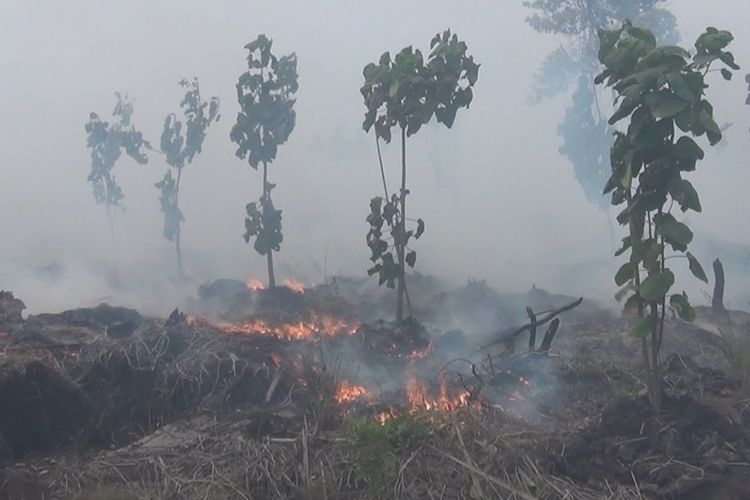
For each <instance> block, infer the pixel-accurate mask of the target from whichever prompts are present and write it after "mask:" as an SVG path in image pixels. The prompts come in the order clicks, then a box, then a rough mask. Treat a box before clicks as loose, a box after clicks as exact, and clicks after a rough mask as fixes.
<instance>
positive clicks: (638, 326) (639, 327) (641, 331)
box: [628, 316, 656, 339]
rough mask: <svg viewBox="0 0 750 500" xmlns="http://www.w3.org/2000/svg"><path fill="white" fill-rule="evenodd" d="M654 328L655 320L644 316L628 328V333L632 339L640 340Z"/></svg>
mask: <svg viewBox="0 0 750 500" xmlns="http://www.w3.org/2000/svg"><path fill="white" fill-rule="evenodd" d="M655 326H656V319H654V317H653V316H646V317H645V318H640V319H639V320H638V321H636V322H635V323H634V324H633V326H631V327H630V331H629V332H628V333H629V334H630V335H631V336H632V337H635V338H637V339H642V338H643V337H645V336H647V335H648V334H649V333H651V332H652V331H653V330H654V327H655Z"/></svg>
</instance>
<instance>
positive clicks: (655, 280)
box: [638, 269, 674, 302]
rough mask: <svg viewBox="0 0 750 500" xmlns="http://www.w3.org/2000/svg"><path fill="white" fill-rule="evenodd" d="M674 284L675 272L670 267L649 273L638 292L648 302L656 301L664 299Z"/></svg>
mask: <svg viewBox="0 0 750 500" xmlns="http://www.w3.org/2000/svg"><path fill="white" fill-rule="evenodd" d="M673 284H674V273H672V271H670V270H669V269H664V270H663V271H659V272H655V273H652V274H650V275H648V276H647V277H646V279H645V280H643V282H642V283H641V286H640V288H639V290H638V292H639V293H640V295H641V298H643V300H645V301H646V302H654V301H658V300H661V299H663V298H664V297H665V296H666V295H667V292H669V289H670V288H672V285H673Z"/></svg>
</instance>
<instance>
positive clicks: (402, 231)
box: [396, 127, 406, 323]
mask: <svg viewBox="0 0 750 500" xmlns="http://www.w3.org/2000/svg"><path fill="white" fill-rule="evenodd" d="M397 232H398V236H399V241H398V242H397V243H396V253H397V254H398V290H397V295H398V302H397V304H396V322H397V323H401V322H402V321H403V320H404V292H405V290H406V266H405V260H406V259H405V255H404V253H405V248H404V246H405V245H404V239H405V237H406V128H404V127H401V221H400V224H399V227H398V231H397Z"/></svg>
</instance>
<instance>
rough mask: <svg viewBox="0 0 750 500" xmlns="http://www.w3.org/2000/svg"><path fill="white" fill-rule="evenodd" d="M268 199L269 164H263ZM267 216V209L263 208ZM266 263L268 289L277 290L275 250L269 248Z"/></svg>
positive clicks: (265, 195)
mask: <svg viewBox="0 0 750 500" xmlns="http://www.w3.org/2000/svg"><path fill="white" fill-rule="evenodd" d="M266 197H268V164H267V163H266V162H263V198H266ZM263 213H264V214H265V207H263ZM266 263H267V264H268V288H276V277H275V276H274V273H273V249H272V248H269V249H268V253H267V254H266Z"/></svg>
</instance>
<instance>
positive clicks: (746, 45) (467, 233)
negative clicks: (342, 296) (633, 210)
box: [0, 0, 750, 315]
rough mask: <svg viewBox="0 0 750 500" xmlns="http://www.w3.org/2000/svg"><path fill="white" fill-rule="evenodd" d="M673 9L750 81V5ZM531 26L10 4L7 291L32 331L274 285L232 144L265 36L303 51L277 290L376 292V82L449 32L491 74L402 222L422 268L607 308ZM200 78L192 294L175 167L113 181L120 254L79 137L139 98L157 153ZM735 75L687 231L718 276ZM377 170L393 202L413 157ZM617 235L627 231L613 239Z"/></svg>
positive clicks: (361, 12) (189, 204) (719, 91)
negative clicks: (728, 41) (708, 32)
mask: <svg viewBox="0 0 750 500" xmlns="http://www.w3.org/2000/svg"><path fill="white" fill-rule="evenodd" d="M667 8H669V9H670V10H671V11H672V12H673V13H674V14H675V16H676V17H677V23H678V27H679V31H680V33H681V35H682V41H681V42H680V43H681V44H682V45H689V44H690V41H691V40H694V39H695V37H696V35H697V34H698V33H700V32H701V31H702V30H703V28H705V26H706V25H715V26H717V27H721V28H724V29H729V30H731V31H733V32H734V33H735V37H736V40H735V42H734V43H733V50H734V52H735V54H736V55H737V59H738V61H739V62H740V64H741V65H743V69H745V70H746V69H747V68H746V67H747V63H745V64H743V61H744V60H746V59H747V58H746V54H748V53H750V39H748V38H746V37H744V36H743V33H744V31H745V26H744V23H743V22H744V20H745V19H747V14H748V7H747V5H746V2H744V1H742V0H731V1H730V0H726V1H724V2H722V8H721V9H717V8H716V6H715V5H702V4H696V3H695V2H689V1H687V0H680V1H677V0H675V1H672V2H669V3H668V5H667ZM527 15H528V11H527V9H525V8H524V6H523V5H522V3H521V2H513V3H509V2H493V3H489V2H482V3H480V4H476V5H472V6H468V7H467V6H464V7H461V8H460V9H459V8H457V6H456V5H455V4H451V3H448V2H440V3H434V2H430V3H427V2H416V3H410V4H408V5H404V4H403V2H395V1H387V2H384V3H383V2H381V3H380V4H378V6H377V8H375V7H368V8H367V9H365V8H364V6H363V5H361V4H358V3H351V2H341V1H332V2H327V3H325V4H323V5H320V4H310V3H306V2H300V1H295V2H291V3H284V5H281V4H275V3H266V4H262V3H254V4H253V3H246V2H233V3H229V4H223V5H222V6H221V8H217V7H216V6H209V5H208V4H206V3H204V2H197V1H190V2H176V1H170V2H160V3H158V4H154V3H153V2H145V1H135V2H107V3H100V4H99V3H97V4H92V3H91V2H82V1H78V2H66V3H65V4H49V3H46V4H29V3H28V2H21V1H16V0H12V1H7V2H3V4H2V6H0V39H1V40H2V41H3V42H4V43H2V44H0V59H2V60H3V61H4V64H3V78H2V79H0V95H2V96H3V110H4V118H5V119H4V120H3V123H2V125H0V151H2V154H3V157H2V159H3V162H2V166H0V189H2V196H0V214H2V219H0V220H2V224H1V225H0V227H2V234H3V245H2V246H0V288H7V289H13V290H14V291H15V292H16V295H17V296H19V297H21V298H22V299H24V300H25V301H26V303H27V305H28V306H29V309H30V310H31V311H32V312H40V311H43V310H59V309H63V308H66V307H73V306H81V305H89V304H93V303H97V302H98V301H101V300H107V301H111V302H116V303H118V304H123V305H130V306H134V307H138V308H139V309H141V310H143V311H144V312H146V313H149V314H157V315H164V314H166V313H167V312H168V311H169V310H170V308H171V307H173V306H174V305H177V304H179V303H182V302H183V301H184V300H185V297H187V296H189V295H191V294H194V293H195V289H196V288H197V285H199V284H200V283H203V282H205V281H208V280H210V279H214V278H217V277H233V278H237V279H246V278H248V277H251V276H254V277H258V278H260V279H264V275H265V267H264V266H265V262H264V259H263V258H262V257H261V256H259V255H258V254H256V253H255V252H254V251H253V250H252V247H251V246H249V245H246V244H245V242H244V241H243V240H242V237H241V236H242V234H243V231H244V228H243V219H244V206H245V204H246V203H247V202H249V201H253V200H255V199H257V197H258V195H259V194H260V191H261V180H260V176H259V174H258V172H256V171H254V170H253V169H252V168H250V167H249V166H248V165H247V164H246V163H244V162H243V161H241V160H239V159H237V158H236V157H235V155H234V150H235V146H234V145H233V144H232V143H231V142H230V141H229V138H228V136H229V130H230V128H231V126H232V124H233V123H234V119H235V115H236V112H237V109H238V106H237V102H236V95H235V87H234V85H235V83H236V79H237V76H238V75H239V74H240V72H242V71H243V70H244V69H245V59H244V58H245V50H244V49H243V46H244V44H246V43H247V42H249V41H250V40H252V39H253V38H255V36H256V35H257V34H259V33H266V34H267V35H268V36H269V37H271V38H272V39H273V40H274V50H275V51H276V52H277V53H279V54H285V53H289V52H292V51H295V52H296V53H297V55H298V58H299V68H298V69H299V74H300V91H299V94H298V102H297V106H296V111H297V127H296V129H295V130H294V132H293V133H292V136H291V138H290V140H289V141H288V143H287V144H284V145H282V146H281V147H280V150H279V154H278V157H277V161H275V162H274V163H273V165H271V167H270V176H271V181H272V182H275V183H276V184H277V188H276V190H275V191H274V196H275V199H274V201H275V204H276V205H277V206H278V207H279V208H281V209H282V210H283V225H284V242H283V243H282V251H281V253H280V254H278V256H277V258H276V262H277V264H278V269H277V274H278V275H279V278H284V277H294V278H296V279H299V280H301V281H305V282H308V283H315V282H322V281H324V280H325V279H326V278H330V277H331V276H335V275H342V274H343V275H349V276H357V277H359V276H362V277H364V276H365V274H364V272H365V269H367V267H368V264H369V261H368V257H369V251H368V249H367V248H366V246H365V242H364V238H365V234H366V232H367V226H366V223H365V221H364V218H365V216H366V214H367V207H368V205H367V204H368V201H369V199H370V198H371V197H372V196H374V195H378V194H380V190H381V188H380V178H379V176H380V174H379V171H378V168H377V157H376V153H375V144H374V138H373V137H372V135H366V134H365V133H364V132H363V131H362V130H361V122H362V119H363V113H364V106H363V104H362V98H361V96H360V94H359V87H360V86H361V84H362V74H361V71H362V68H363V66H364V65H365V64H367V63H368V62H371V61H375V60H377V58H378V57H379V56H380V54H381V53H382V52H384V51H387V50H390V51H392V52H393V51H397V50H399V49H400V48H401V47H403V46H405V45H409V44H413V45H414V46H415V47H420V48H422V49H423V50H425V49H427V44H428V43H429V40H430V38H431V37H432V35H434V33H436V32H438V31H441V30H443V29H445V28H451V29H452V30H453V31H454V32H456V33H458V34H459V36H461V37H462V38H463V39H465V40H466V41H467V44H468V46H469V52H470V53H471V54H472V55H474V57H475V58H476V60H477V61H478V62H480V63H481V64H482V66H481V69H480V76H479V81H478V83H477V86H476V91H475V99H474V101H473V103H472V105H471V108H470V109H468V110H461V112H459V115H458V117H457V120H456V124H455V126H454V127H453V129H452V130H446V129H445V128H444V127H442V125H437V124H434V123H433V124H431V125H429V126H428V127H426V128H425V129H424V130H423V131H420V133H419V134H417V135H416V136H414V137H413V138H412V139H410V141H409V144H408V155H409V166H408V168H409V186H410V189H411V195H410V198H409V203H410V208H409V211H410V213H411V214H412V215H413V216H415V217H421V218H423V219H424V220H425V222H426V232H425V234H424V237H423V238H422V239H420V240H419V242H417V244H416V245H415V249H416V250H417V252H418V254H419V256H418V259H417V269H418V270H419V271H420V272H422V273H424V274H433V275H436V276H439V277H441V278H443V279H445V280H446V281H447V282H448V283H449V284H454V285H458V284H464V283H466V281H467V279H470V278H481V279H486V280H487V282H488V284H490V285H492V286H493V287H494V288H497V289H500V290H503V291H525V290H528V289H529V288H530V287H531V285H532V284H534V283H535V284H537V285H538V286H541V287H544V288H546V289H550V290H556V291H560V292H565V293H569V294H571V295H587V296H596V297H605V298H606V297H611V296H612V294H613V293H614V289H615V287H614V283H613V280H612V277H611V276H612V274H613V273H614V270H616V269H617V266H618V264H617V260H616V259H615V258H614V257H613V256H612V253H613V246H612V237H611V236H610V229H609V226H608V219H607V214H605V213H603V212H602V211H600V210H599V209H598V208H597V206H596V204H594V203H592V202H590V201H588V200H587V198H586V196H585V194H584V192H583V191H582V189H581V187H580V185H579V184H578V183H577V182H576V179H575V176H574V173H573V168H572V166H571V165H570V164H569V162H568V161H567V160H566V159H565V158H562V157H561V156H560V155H559V153H558V148H559V146H560V143H561V140H560V137H558V135H557V130H556V127H557V124H558V123H560V122H561V120H562V117H563V115H564V112H565V108H566V107H567V106H568V105H569V103H570V95H561V96H559V97H556V98H554V99H551V100H548V101H545V102H544V103H543V104H541V105H533V104H529V96H530V93H531V92H532V89H533V87H534V75H535V74H536V72H537V69H538V68H539V65H540V64H541V63H542V61H543V60H544V59H545V57H546V56H547V55H548V54H549V53H550V52H552V51H553V50H554V49H555V48H556V47H557V46H558V45H559V42H560V40H559V39H555V37H552V36H545V35H541V34H539V33H536V32H534V31H533V30H532V29H531V28H530V27H529V26H528V25H527V24H526V22H525V17H526V16H527ZM193 76H197V77H198V78H199V79H200V82H201V90H202V92H204V93H205V95H207V96H210V95H217V96H219V97H220V99H221V106H222V110H221V113H222V119H221V121H220V122H219V123H217V124H216V125H214V126H212V127H211V128H210V129H209V130H208V132H207V138H206V142H205V144H204V146H203V153H202V154H201V155H199V156H198V157H197V158H196V160H195V161H194V162H193V163H192V164H191V165H188V167H187V168H186V170H185V172H184V178H183V184H182V185H181V207H182V210H183V213H184V215H185V218H186V222H185V224H184V225H183V229H182V237H183V256H184V261H185V267H186V269H187V271H188V273H189V275H190V278H189V279H188V280H187V282H183V283H180V282H178V281H177V280H176V279H175V274H176V264H175V262H174V256H173V252H174V249H173V247H172V245H171V244H170V243H169V242H167V241H165V240H164V239H163V238H162V237H161V232H162V227H161V226H162V218H161V213H160V212H159V201H158V191H157V190H156V189H155V188H154V187H153V185H154V183H155V182H157V181H158V180H159V179H160V178H161V177H162V176H163V174H164V171H165V170H166V168H167V166H166V164H165V163H164V161H163V159H162V158H161V157H160V156H159V155H154V154H152V155H150V160H149V163H148V164H146V165H137V164H136V163H135V162H133V161H132V160H130V159H128V158H123V159H122V160H120V162H119V163H118V164H117V166H116V167H115V175H116V176H117V179H118V182H120V183H121V184H122V186H123V191H124V195H125V199H124V205H125V210H124V211H119V212H117V213H116V215H115V231H114V235H112V234H111V232H110V228H109V226H108V222H107V216H106V212H105V210H104V207H102V206H97V205H96V204H95V202H94V199H93V197H92V195H91V191H90V185H89V184H88V183H87V182H86V176H87V175H88V170H89V167H90V159H89V152H88V151H87V150H86V148H85V133H84V130H83V125H84V123H85V122H86V120H87V117H88V114H89V112H91V111H95V112H97V113H99V114H100V116H102V117H103V118H105V117H108V116H109V113H110V111H111V110H112V108H113V107H114V104H115V100H114V92H115V91H118V90H119V91H122V92H128V93H129V95H130V96H131V97H133V98H134V99H135V103H134V105H135V113H134V116H133V121H134V123H135V125H136V126H137V127H138V128H139V129H140V130H142V131H143V132H144V134H145V136H146V137H147V138H148V139H150V140H151V142H152V143H153V144H158V137H159V135H160V133H161V125H162V123H163V120H164V117H165V116H166V115H167V114H168V113H170V112H175V111H177V110H178V106H179V102H180V99H181V96H182V91H181V89H180V88H179V86H178V85H177V82H178V81H179V80H180V79H182V78H183V77H188V78H192V77H193ZM737 76H738V77H736V78H735V79H734V80H733V81H732V82H729V83H725V82H723V81H717V82H716V85H715V87H714V90H712V92H711V98H712V100H713V101H714V103H715V108H716V114H717V116H718V119H719V121H720V122H728V123H732V124H733V125H732V127H730V128H729V129H728V131H727V134H726V140H727V143H726V146H725V147H724V148H723V149H721V150H719V151H716V150H710V151H708V152H707V160H706V161H705V162H704V163H703V165H701V167H700V169H699V171H698V172H696V173H695V174H694V176H693V177H692V179H693V180H694V182H695V184H696V185H697V186H699V190H700V191H701V194H702V203H703V207H704V213H702V214H699V215H695V216H693V217H692V220H691V221H690V222H691V224H692V225H693V227H694V229H695V233H696V245H700V246H701V247H702V248H704V249H705V251H704V252H703V253H705V255H704V256H703V263H704V267H706V268H708V267H710V260H709V259H712V258H713V256H714V255H713V254H716V253H718V252H719V251H720V250H722V249H726V248H728V245H729V244H732V245H750V235H749V234H748V232H747V231H745V230H744V227H745V226H746V223H745V214H746V213H748V210H750V199H749V198H748V197H747V196H746V194H745V192H744V186H747V185H748V181H749V180H750V179H749V178H748V176H750V173H748V172H749V171H748V170H747V169H746V168H745V167H746V163H747V161H746V158H747V151H748V147H749V146H750V145H749V143H748V142H749V141H748V139H749V138H750V135H749V134H748V133H747V130H748V121H749V120H748V116H750V114H749V113H748V108H747V107H745V106H743V105H742V103H743V102H744V99H745V96H746V89H745V86H744V82H743V81H742V80H743V79H742V78H740V77H739V76H740V75H737ZM603 97H605V98H606V97H608V96H606V95H604V96H603ZM105 119H106V118H105ZM384 154H385V162H386V168H387V175H388V177H389V179H390V180H391V181H395V180H396V179H397V176H398V167H399V157H398V154H399V148H398V145H397V144H395V143H394V144H391V145H387V146H385V149H384ZM621 232H622V231H621V230H620V228H617V227H615V233H616V236H617V237H618V238H617V239H619V237H620V236H621V235H620V233H621ZM716 242H723V243H716ZM712 245H713V246H712ZM716 245H718V249H717V246H716ZM739 248H740V250H737V251H736V253H737V254H738V255H740V254H742V252H743V251H744V250H742V249H741V248H743V247H741V246H740V247H739ZM737 259H740V257H737ZM738 262H739V260H738ZM725 264H726V265H727V267H728V269H727V274H728V294H729V295H730V297H729V298H730V299H731V300H732V301H733V304H734V305H735V306H744V305H745V303H746V302H747V300H745V299H746V298H747V296H748V295H750V290H743V289H741V286H744V287H746V285H741V283H745V282H746V281H747V280H743V279H742V276H744V274H743V273H745V272H746V271H745V268H742V269H739V264H735V262H734V260H732V261H730V262H728V263H725ZM683 274H685V273H683ZM682 283H686V284H687V286H686V288H687V289H688V291H689V293H691V294H692V295H691V296H696V297H700V296H701V292H702V290H703V289H702V288H701V287H702V285H699V284H693V283H692V278H690V277H689V276H687V275H680V276H678V284H682ZM691 287H692V288H691ZM704 288H705V287H704ZM732 294H734V295H732ZM743 294H744V295H743ZM743 297H745V299H743ZM743 300H744V302H743Z"/></svg>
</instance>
